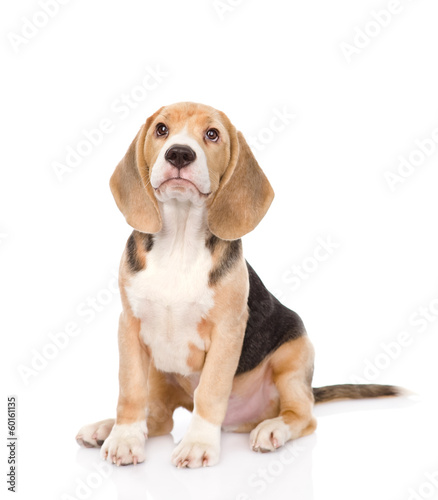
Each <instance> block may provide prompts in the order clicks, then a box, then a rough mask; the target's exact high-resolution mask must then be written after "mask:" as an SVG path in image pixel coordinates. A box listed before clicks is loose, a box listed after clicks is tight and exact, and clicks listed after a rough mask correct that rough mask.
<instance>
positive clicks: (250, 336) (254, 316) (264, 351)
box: [236, 263, 305, 375]
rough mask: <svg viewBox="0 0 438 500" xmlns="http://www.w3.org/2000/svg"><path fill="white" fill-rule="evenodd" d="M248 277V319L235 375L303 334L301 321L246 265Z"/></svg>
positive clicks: (245, 370)
mask: <svg viewBox="0 0 438 500" xmlns="http://www.w3.org/2000/svg"><path fill="white" fill-rule="evenodd" d="M246 265H247V267H248V274H249V296H248V309H249V318H248V323H247V325H246V330H245V337H244V340H243V346H242V353H241V355H240V359H239V365H238V367H237V371H236V375H239V374H240V373H245V372H248V371H250V370H252V369H254V368H255V367H256V366H257V365H259V364H260V363H261V362H262V361H263V360H264V359H265V358H266V356H267V355H268V354H270V353H271V352H273V351H275V350H276V349H278V348H279V347H280V346H281V345H282V344H284V343H285V342H287V341H288V340H293V339H297V338H298V337H301V336H302V335H304V334H305V329H304V325H303V322H302V321H301V318H300V317H299V316H298V314H296V313H295V312H294V311H291V310H290V309H288V308H287V307H286V306H284V305H283V304H282V303H281V302H280V301H278V300H277V299H276V298H275V297H274V296H273V295H272V294H271V293H270V292H269V291H268V290H267V289H266V288H265V285H264V284H263V283H262V280H261V279H260V278H259V277H258V276H257V274H256V272H255V271H254V269H253V268H252V267H251V266H250V265H249V264H248V263H246Z"/></svg>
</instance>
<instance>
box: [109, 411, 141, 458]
mask: <svg viewBox="0 0 438 500" xmlns="http://www.w3.org/2000/svg"><path fill="white" fill-rule="evenodd" d="M146 437H147V428H146V421H145V420H143V421H141V422H135V423H133V424H116V425H114V427H113V428H112V430H111V433H110V435H109V436H108V437H107V438H106V440H105V442H104V443H103V445H102V449H101V456H102V458H103V459H104V460H108V462H111V463H113V464H115V465H118V466H119V465H129V464H134V465H135V464H138V463H141V462H144V460H145V455H144V445H145V442H146Z"/></svg>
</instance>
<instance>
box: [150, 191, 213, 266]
mask: <svg viewBox="0 0 438 500" xmlns="http://www.w3.org/2000/svg"><path fill="white" fill-rule="evenodd" d="M159 208H160V212H161V217H162V221H163V227H162V229H161V231H160V232H159V233H157V234H156V235H154V240H155V241H156V243H157V244H158V245H160V247H161V251H163V252H164V253H165V254H167V255H168V256H171V255H173V256H175V255H178V256H179V257H180V258H183V259H184V261H185V262H187V263H189V262H193V261H195V260H196V258H197V256H198V255H199V251H201V250H202V249H205V242H206V238H207V237H208V236H209V235H210V234H211V233H210V231H209V229H208V226H207V208H206V206H205V204H193V203H191V201H189V200H187V201H178V200H176V199H171V200H168V201H166V202H159Z"/></svg>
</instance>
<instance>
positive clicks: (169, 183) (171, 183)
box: [155, 177, 211, 196]
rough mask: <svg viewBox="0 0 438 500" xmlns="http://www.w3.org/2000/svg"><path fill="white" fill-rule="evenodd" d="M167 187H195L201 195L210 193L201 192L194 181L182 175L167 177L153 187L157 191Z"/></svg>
mask: <svg viewBox="0 0 438 500" xmlns="http://www.w3.org/2000/svg"><path fill="white" fill-rule="evenodd" d="M167 187H168V188H171V189H174V190H177V191H186V190H187V189H193V188H195V190H196V191H197V192H198V193H199V194H200V195H201V196H208V195H209V194H211V193H203V192H202V191H201V190H200V189H199V188H198V186H197V185H196V184H195V183H194V182H192V181H190V180H189V179H185V178H184V177H170V178H169V179H166V180H164V181H163V182H162V183H161V184H160V185H159V186H158V187H157V188H155V190H156V191H159V190H161V189H162V188H167Z"/></svg>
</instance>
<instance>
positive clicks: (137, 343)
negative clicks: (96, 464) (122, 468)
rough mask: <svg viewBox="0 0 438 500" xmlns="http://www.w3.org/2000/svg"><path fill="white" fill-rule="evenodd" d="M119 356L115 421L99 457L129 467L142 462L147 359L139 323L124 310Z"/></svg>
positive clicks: (120, 330) (145, 428)
mask: <svg viewBox="0 0 438 500" xmlns="http://www.w3.org/2000/svg"><path fill="white" fill-rule="evenodd" d="M119 356H120V362H119V401H118V405H117V418H116V422H115V425H114V427H113V428H112V430H111V433H110V435H109V436H108V437H107V438H106V440H105V442H104V443H103V445H102V449H101V456H102V458H103V459H104V460H108V461H109V462H112V463H113V464H116V465H128V464H131V463H133V464H136V463H140V462H143V461H144V459H145V456H144V444H145V441H146V437H147V425H146V406H147V375H148V370H149V355H148V354H147V351H146V348H145V346H144V345H143V344H142V343H141V340H140V320H139V319H137V318H135V317H133V316H132V315H131V314H130V313H129V312H128V311H127V310H126V309H125V311H124V312H123V313H122V314H121V316H120V322H119Z"/></svg>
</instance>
